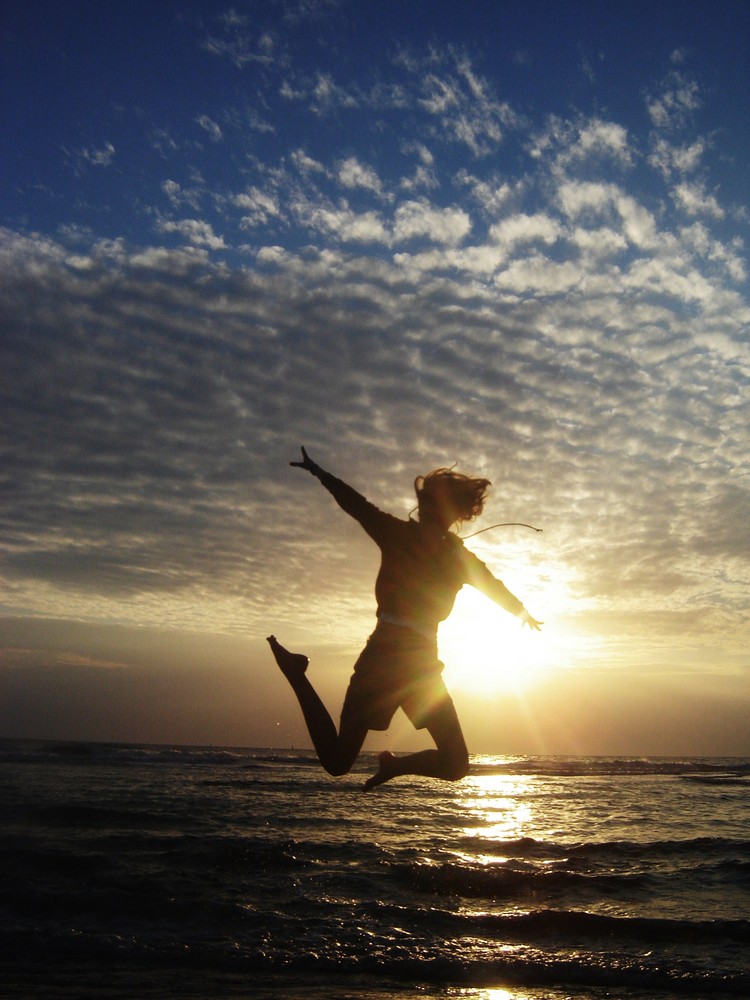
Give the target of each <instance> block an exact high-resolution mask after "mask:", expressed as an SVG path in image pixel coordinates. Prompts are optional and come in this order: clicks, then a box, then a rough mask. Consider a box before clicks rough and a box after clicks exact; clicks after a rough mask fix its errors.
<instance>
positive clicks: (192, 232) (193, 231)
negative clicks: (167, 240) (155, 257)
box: [156, 219, 226, 250]
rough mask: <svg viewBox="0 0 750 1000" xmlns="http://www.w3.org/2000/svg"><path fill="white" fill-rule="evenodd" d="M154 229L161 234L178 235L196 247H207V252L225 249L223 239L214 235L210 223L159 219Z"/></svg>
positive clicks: (196, 220) (198, 220) (193, 220)
mask: <svg viewBox="0 0 750 1000" xmlns="http://www.w3.org/2000/svg"><path fill="white" fill-rule="evenodd" d="M156 228H157V230H158V231H159V232H162V233H179V235H180V236H182V237H183V238H184V239H185V240H187V242H188V243H191V244H192V245H193V246H196V247H207V248H208V249H209V250H225V249H226V243H225V242H224V239H223V237H221V236H217V235H216V234H215V233H214V231H213V227H212V226H211V225H210V223H208V222H203V221H201V220H200V219H181V220H180V221H179V222H173V221H171V220H169V219H159V220H158V222H157V225H156Z"/></svg>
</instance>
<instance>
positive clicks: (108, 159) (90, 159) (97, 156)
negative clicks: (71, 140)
mask: <svg viewBox="0 0 750 1000" xmlns="http://www.w3.org/2000/svg"><path fill="white" fill-rule="evenodd" d="M75 155H76V159H77V162H78V164H79V166H82V165H84V164H89V165H90V166H92V167H109V166H111V165H112V161H113V160H114V158H115V147H114V146H113V145H112V143H111V142H105V143H104V145H102V146H87V147H85V148H83V149H79V150H77V151H76V154H75Z"/></svg>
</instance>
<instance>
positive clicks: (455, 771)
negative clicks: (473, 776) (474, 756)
mask: <svg viewBox="0 0 750 1000" xmlns="http://www.w3.org/2000/svg"><path fill="white" fill-rule="evenodd" d="M445 771H446V779H447V780H448V781H460V780H461V779H462V778H465V777H466V775H467V774H468V773H469V754H468V753H464V752H463V751H461V752H457V753H452V754H450V756H449V757H448V759H447V761H446V764H445Z"/></svg>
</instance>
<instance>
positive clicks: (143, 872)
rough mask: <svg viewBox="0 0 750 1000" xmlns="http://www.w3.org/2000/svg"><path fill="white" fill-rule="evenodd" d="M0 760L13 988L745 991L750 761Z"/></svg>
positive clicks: (9, 992) (102, 753) (47, 750)
mask: <svg viewBox="0 0 750 1000" xmlns="http://www.w3.org/2000/svg"><path fill="white" fill-rule="evenodd" d="M374 767H375V759H374V757H372V756H370V755H367V754H364V755H363V756H362V758H361V760H360V762H359V764H358V766H357V770H356V771H355V772H353V773H352V774H350V775H348V776H346V777H344V778H338V779H333V778H329V777H328V776H327V775H325V774H324V773H323V772H322V771H321V769H320V767H319V766H318V764H317V761H316V760H315V759H314V757H313V756H312V755H311V754H309V753H305V752H298V751H279V750H257V749H255V750H248V749H223V748H205V747H145V746H125V745H101V744H97V745H92V744H50V743H33V742H20V741H5V742H2V743H0V866H1V870H2V880H1V881H0V997H3V998H14V1000H15V998H24V1000H25V998H31V997H45V998H58V997H59V998H84V1000H85V998H89V997H90V998H93V997H97V998H103V1000H113V998H135V997H138V998H147V1000H153V998H157V997H158V998H175V1000H180V998H194V1000H208V998H218V997H228V998H234V997H237V998H239V997H242V998H251V997H253V998H254V997H264V996H268V997H276V998H281V997H283V998H296V997H307V998H312V1000H323V998H356V1000H365V998H368V1000H369V998H380V1000H382V998H388V997H403V998H408V1000H416V998H417V997H444V998H465V1000H541V998H550V1000H562V998H564V997H574V998H578V997H581V998H594V997H597V998H599V997H613V998H623V1000H625V998H636V997H638V998H646V997H654V998H664V1000H673V998H678V997H703V998H709V997H710V998H724V997H740V996H742V997H750V947H748V946H749V945H750V759H745V758H743V759H737V758H732V759H715V758H701V759H683V758H680V759H655V758H646V759H642V758H638V759H611V758H544V759H541V758H528V757H512V758H510V757H474V758H473V759H472V771H471V775H470V776H469V777H467V778H465V779H464V780H463V781H460V782H457V783H455V784H449V783H441V782H437V781H431V780H429V779H423V778H400V779H397V780H395V781H393V782H391V783H389V784H387V785H384V786H382V787H381V788H378V789H376V790H374V791H372V792H370V793H367V794H365V793H363V792H362V791H361V787H362V783H363V780H364V778H365V776H366V774H367V773H368V772H371V771H372V770H373V769H374Z"/></svg>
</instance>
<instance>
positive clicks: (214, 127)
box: [195, 115, 224, 142]
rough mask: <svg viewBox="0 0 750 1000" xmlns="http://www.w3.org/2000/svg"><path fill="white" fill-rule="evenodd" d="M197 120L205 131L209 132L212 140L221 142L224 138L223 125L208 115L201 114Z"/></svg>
mask: <svg viewBox="0 0 750 1000" xmlns="http://www.w3.org/2000/svg"><path fill="white" fill-rule="evenodd" d="M195 120H196V122H197V123H198V124H199V125H200V127H201V128H202V129H203V130H204V131H206V132H208V134H209V136H210V137H211V141H212V142H221V140H222V139H223V138H224V133H223V132H222V131H221V126H220V125H219V124H218V123H217V122H215V121H214V120H213V119H212V118H209V116H208V115H199V116H198V117H197V118H196V119H195Z"/></svg>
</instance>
